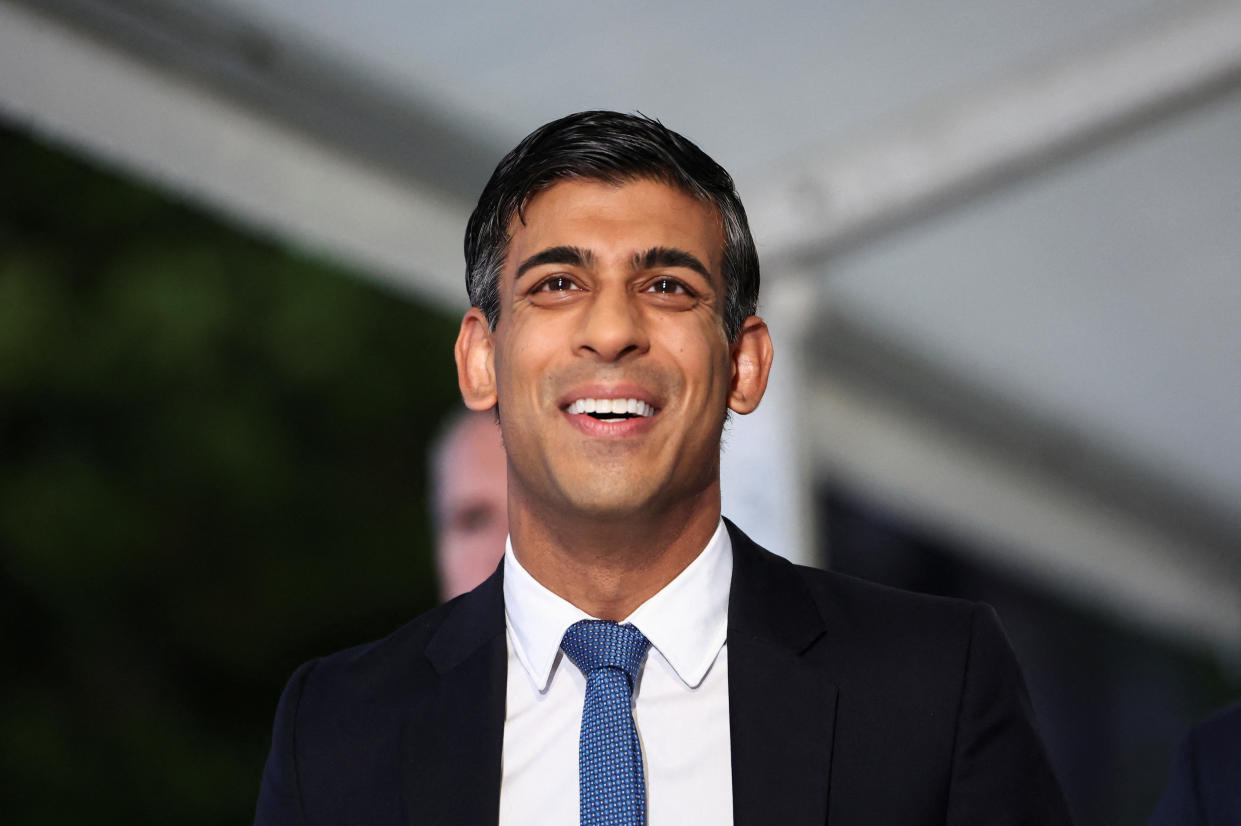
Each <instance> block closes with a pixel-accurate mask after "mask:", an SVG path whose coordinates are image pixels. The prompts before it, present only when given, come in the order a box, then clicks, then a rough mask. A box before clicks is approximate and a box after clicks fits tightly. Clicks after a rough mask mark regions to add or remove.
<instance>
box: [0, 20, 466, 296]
mask: <svg viewBox="0 0 1241 826" xmlns="http://www.w3.org/2000/svg"><path fill="white" fill-rule="evenodd" d="M0 113H2V114H3V116H4V117H5V118H6V119H7V120H9V121H12V122H15V123H17V124H19V125H23V126H25V127H26V128H29V129H31V130H32V131H34V132H36V133H40V134H43V135H45V136H47V137H49V138H51V139H53V140H55V141H57V142H62V143H66V144H69V145H71V146H74V147H75V148H78V149H80V150H82V151H84V152H85V153H86V154H88V155H92V156H94V157H98V158H101V159H103V160H104V161H106V162H107V163H110V164H112V165H115V166H117V167H119V168H121V169H124V170H126V171H128V172H130V173H132V174H134V175H136V176H137V177H139V178H142V179H145V180H149V181H153V182H155V183H157V184H159V185H161V186H163V187H165V188H166V189H168V190H170V191H172V192H176V193H179V194H181V195H183V196H186V197H188V198H190V199H191V200H193V201H195V202H197V203H199V204H201V205H204V206H206V207H208V208H210V209H213V210H216V211H218V212H221V213H224V214H227V215H228V216H229V217H230V218H232V219H234V220H238V221H240V222H241V223H243V224H247V225H250V226H251V227H254V228H256V229H258V230H259V231H261V232H262V233H264V234H269V235H274V236H277V237H281V238H285V239H288V240H290V241H292V242H294V243H296V244H298V245H299V246H302V247H303V248H306V249H310V250H313V251H316V252H319V253H321V254H325V255H327V256H328V257H330V258H334V259H337V260H340V261H343V262H347V263H348V264H349V265H350V266H352V267H357V268H361V269H363V270H364V271H366V272H367V273H368V274H369V275H373V276H377V277H379V278H380V279H381V280H384V281H386V282H388V283H389V284H391V285H393V286H396V287H399V288H401V289H403V290H405V291H409V292H413V293H416V294H418V295H420V296H422V297H423V298H425V299H430V300H432V301H434V302H437V303H440V304H443V305H446V306H462V305H463V304H464V293H465V290H464V280H463V279H464V276H463V272H464V264H463V259H462V258H461V255H460V252H459V249H460V244H459V243H451V244H449V243H445V239H446V238H460V237H461V233H462V228H463V227H464V226H465V221H466V217H467V216H468V214H469V208H470V207H469V204H468V203H467V201H466V200H465V199H463V198H459V197H455V196H454V195H453V194H451V193H449V192H447V191H445V189H443V188H442V187H438V186H434V185H430V184H426V185H423V184H420V183H419V182H418V181H416V180H413V179H412V178H411V177H409V176H408V175H402V174H400V173H399V172H397V171H394V170H393V168H392V167H391V166H390V165H388V164H384V163H380V162H377V161H376V160H374V158H373V157H368V156H367V155H365V154H364V153H361V152H357V151H350V149H349V148H347V147H345V146H343V145H342V144H341V143H340V142H337V141H331V140H326V139H323V138H322V137H321V136H320V135H316V134H315V133H312V132H308V131H307V130H306V129H304V128H301V127H299V126H298V125H297V124H296V123H293V122H290V121H289V120H288V119H286V118H283V117H280V116H278V115H272V114H269V113H267V112H265V111H262V110H260V109H258V108H256V107H254V106H251V105H248V104H247V103H245V102H244V101H242V100H240V99H239V98H237V97H236V96H232V95H229V94H226V93H224V92H221V91H216V90H215V89H213V88H212V87H211V86H210V85H208V84H206V83H203V82H201V80H194V79H190V78H189V77H187V76H185V75H182V74H179V73H177V72H172V71H168V70H167V69H166V68H165V67H164V66H162V65H161V64H160V63H158V62H153V61H152V60H150V59H147V58H145V57H141V56H138V55H136V54H134V53H130V52H126V51H124V50H121V49H118V48H114V47H113V46H112V45H111V44H110V43H108V42H105V41H103V40H100V39H98V38H96V37H94V36H91V35H87V34H84V33H83V32H81V31H80V30H79V29H78V28H76V27H71V26H68V25H66V24H65V23H63V22H62V21H60V20H58V19H54V18H50V17H47V16H45V15H43V14H40V13H38V12H35V11H32V10H30V9H29V8H27V7H25V6H22V5H14V4H12V3H7V2H5V3H0ZM416 149H417V147H414V146H411V147H410V151H411V152H414V151H416Z"/></svg>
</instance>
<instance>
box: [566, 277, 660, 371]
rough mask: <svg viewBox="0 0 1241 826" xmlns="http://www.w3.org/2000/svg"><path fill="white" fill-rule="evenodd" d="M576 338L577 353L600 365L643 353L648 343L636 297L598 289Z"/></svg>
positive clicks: (618, 289) (612, 288) (619, 289)
mask: <svg viewBox="0 0 1241 826" xmlns="http://www.w3.org/2000/svg"><path fill="white" fill-rule="evenodd" d="M577 338H578V340H577V349H578V351H579V352H580V353H584V354H586V355H589V356H591V357H593V358H596V359H599V360H600V361H604V362H612V361H619V360H621V359H624V358H626V357H628V356H630V355H633V354H635V353H642V352H645V351H646V349H647V346H648V344H649V341H648V337H647V331H646V325H645V323H644V321H643V317H642V311H641V307H639V306H638V297H637V296H634V295H631V294H630V291H629V290H628V289H626V288H625V286H622V285H609V286H606V287H603V288H601V289H599V290H598V291H597V292H596V293H595V294H594V295H593V296H592V297H591V299H590V301H589V303H588V305H587V306H586V308H585V311H584V312H583V314H582V318H581V324H580V326H579V328H578V336H577Z"/></svg>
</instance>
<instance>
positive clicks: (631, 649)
mask: <svg viewBox="0 0 1241 826" xmlns="http://www.w3.org/2000/svg"><path fill="white" fill-rule="evenodd" d="M650 645H651V643H650V641H649V640H648V639H647V638H646V637H644V636H642V632H641V631H639V630H638V629H637V628H634V627H633V626H632V625H617V624H616V623H614V622H607V621H605V620H582V621H581V622H575V623H574V624H573V625H571V626H569V630H568V631H565V632H564V639H563V640H561V642H560V647H561V648H562V649H564V653H565V654H566V655H567V656H568V658H569V659H570V660H572V661H573V664H574V665H576V666H577V667H578V668H579V669H581V671H582V673H583V674H585V675H586V704H585V705H584V706H583V708H582V735H581V739H580V740H579V741H578V752H577V766H578V782H579V784H580V785H579V794H580V805H581V815H582V826H642V824H644V823H646V783H645V782H644V781H643V779H642V747H641V745H639V743H638V730H637V729H636V728H635V727H634V724H633V714H632V713H631V711H630V698H631V697H632V696H633V684H634V680H636V679H637V676H638V670H639V669H640V668H641V667H642V660H643V659H645V657H646V650H647V649H648V648H649V647H650Z"/></svg>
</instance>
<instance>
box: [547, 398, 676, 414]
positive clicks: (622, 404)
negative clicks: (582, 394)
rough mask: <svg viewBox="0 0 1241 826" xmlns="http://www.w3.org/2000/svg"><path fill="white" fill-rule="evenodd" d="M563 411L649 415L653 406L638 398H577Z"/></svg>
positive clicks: (572, 412) (652, 412)
mask: <svg viewBox="0 0 1241 826" xmlns="http://www.w3.org/2000/svg"><path fill="white" fill-rule="evenodd" d="M565 412H567V413H569V414H571V415H574V414H579V413H612V414H615V413H628V414H629V415H631V416H651V415H654V413H655V408H654V407H652V406H651V405H649V404H647V403H646V402H644V401H639V400H638V399H578V400H577V401H575V402H572V403H570V404H569V406H568V407H567V408H565Z"/></svg>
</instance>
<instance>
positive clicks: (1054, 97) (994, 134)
mask: <svg viewBox="0 0 1241 826" xmlns="http://www.w3.org/2000/svg"><path fill="white" fill-rule="evenodd" d="M1239 85H1241V3H1237V2H1222V3H1221V2H1215V3H1206V4H1198V3H1193V4H1178V5H1177V12H1176V14H1175V15H1174V16H1170V17H1164V18H1162V19H1157V20H1152V21H1147V22H1146V23H1145V24H1144V25H1142V26H1140V27H1134V28H1132V29H1129V30H1122V31H1117V32H1115V33H1113V35H1112V36H1111V37H1109V39H1107V40H1106V41H1104V42H1098V43H1087V44H1083V45H1081V46H1080V47H1079V48H1077V49H1076V50H1075V51H1074V52H1072V53H1070V54H1067V55H1062V56H1059V57H1057V58H1056V59H1054V60H1050V61H1047V62H1044V63H1042V64H1039V65H1033V66H1029V67H1026V68H1025V69H1024V70H1022V71H1017V72H1015V73H1013V74H1011V75H1007V76H1001V77H999V78H997V79H995V80H993V81H989V82H985V83H983V84H982V85H980V86H979V87H978V88H975V89H972V90H969V91H967V92H966V93H964V94H963V95H961V96H959V97H957V98H955V99H951V100H948V101H944V102H941V103H940V104H938V105H935V106H932V107H930V108H928V109H926V110H923V111H920V112H916V113H912V114H909V115H906V116H902V117H900V118H898V119H896V120H895V121H893V122H889V123H885V124H881V125H879V126H878V127H877V128H876V129H874V130H869V131H864V132H861V133H858V134H855V135H852V136H850V137H849V138H848V139H846V140H844V141H843V142H842V143H838V144H834V145H831V146H828V147H825V148H823V149H822V150H819V151H818V152H816V153H814V154H812V155H809V156H803V157H801V158H795V159H793V161H791V168H788V169H786V170H776V171H775V172H774V174H772V175H771V176H770V177H768V178H766V179H765V183H763V184H761V185H760V186H759V188H757V189H756V190H755V191H754V192H753V193H752V194H751V195H750V196H749V197H748V199H747V200H748V203H749V212H750V218H751V223H752V225H753V226H754V229H755V235H756V237H758V238H760V239H761V241H762V244H763V248H764V257H765V261H766V262H769V263H772V264H774V265H775V266H774V267H773V269H779V268H780V267H781V266H782V264H781V262H782V261H790V262H795V266H796V267H798V268H806V267H810V266H813V265H814V264H815V263H816V262H820V261H822V260H824V259H825V258H827V257H828V256H830V255H832V254H834V253H836V252H838V251H840V250H841V249H843V248H847V247H849V246H851V245H854V244H857V243H859V242H861V241H863V240H866V239H870V238H873V237H875V236H876V235H878V234H880V233H883V232H886V231H890V230H892V229H895V228H898V227H900V226H902V225H904V224H905V223H907V222H909V221H911V220H912V219H915V218H917V217H918V216H920V215H923V214H928V213H930V212H932V211H938V210H941V209H942V208H943V207H944V206H946V205H948V204H951V203H954V202H956V201H959V200H962V199H964V198H967V197H969V196H971V195H978V194H982V193H985V192H990V191H993V190H995V189H997V188H999V187H1003V186H1007V185H1011V184H1012V183H1014V182H1016V181H1019V180H1021V179H1023V178H1024V177H1026V176H1029V175H1031V174H1033V173H1035V172H1038V171H1040V170H1041V169H1043V168H1045V167H1046V166H1047V165H1048V164H1049V163H1050V162H1052V161H1055V160H1064V159H1067V158H1069V157H1073V156H1076V155H1079V154H1081V153H1083V152H1086V151H1088V150H1089V149H1091V148H1093V147H1095V146H1098V145H1100V144H1102V143H1106V142H1107V141H1110V140H1114V139H1115V138H1117V137H1119V136H1122V135H1124V134H1127V133H1129V132H1132V131H1133V130H1135V129H1137V128H1139V127H1141V126H1142V125H1144V124H1146V123H1149V122H1152V121H1154V120H1157V119H1160V118H1164V117H1167V116H1169V115H1172V114H1176V113H1178V112H1180V111H1182V110H1183V109H1185V108H1188V107H1191V106H1193V105H1196V104H1200V103H1201V102H1202V101H1204V100H1206V99H1209V98H1210V97H1212V96H1215V95H1219V94H1222V93H1224V92H1226V91H1228V90H1230V89H1233V88H1236V87H1237V86H1239Z"/></svg>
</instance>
